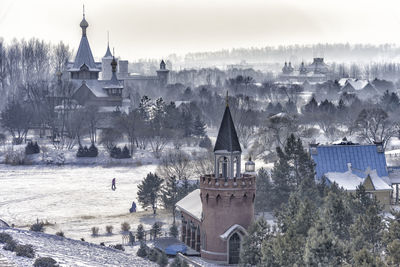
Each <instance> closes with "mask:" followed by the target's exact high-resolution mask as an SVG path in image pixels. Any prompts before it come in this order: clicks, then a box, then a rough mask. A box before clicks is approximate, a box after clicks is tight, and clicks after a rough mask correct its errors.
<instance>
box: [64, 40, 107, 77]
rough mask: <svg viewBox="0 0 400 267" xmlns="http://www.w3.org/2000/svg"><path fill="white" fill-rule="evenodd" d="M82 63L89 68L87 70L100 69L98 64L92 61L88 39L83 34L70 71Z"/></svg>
mask: <svg viewBox="0 0 400 267" xmlns="http://www.w3.org/2000/svg"><path fill="white" fill-rule="evenodd" d="M84 64H85V65H86V66H87V67H88V68H89V71H100V69H99V68H98V65H97V64H96V62H95V61H94V58H93V54H92V50H91V49H90V45H89V41H88V39H87V37H86V36H85V35H83V36H82V38H81V42H80V44H79V48H78V52H77V53H76V56H75V61H74V64H73V66H72V68H71V69H70V71H71V70H79V69H80V68H81V67H82V66H83V65H84Z"/></svg>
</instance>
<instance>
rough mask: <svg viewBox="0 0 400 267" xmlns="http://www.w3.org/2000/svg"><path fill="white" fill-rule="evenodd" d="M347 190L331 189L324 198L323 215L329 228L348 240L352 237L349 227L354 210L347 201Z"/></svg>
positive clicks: (340, 237) (339, 236)
mask: <svg viewBox="0 0 400 267" xmlns="http://www.w3.org/2000/svg"><path fill="white" fill-rule="evenodd" d="M346 199H348V195H347V192H344V191H343V190H339V191H338V192H334V191H329V193H328V195H327V196H326V197H325V199H324V203H325V206H324V209H323V217H324V222H325V224H326V226H327V228H328V229H329V230H330V231H332V232H333V234H334V235H336V236H337V237H338V238H339V239H342V240H348V239H349V237H350V234H349V228H350V225H351V224H352V223H353V216H352V211H351V209H350V207H349V205H348V202H347V203H346Z"/></svg>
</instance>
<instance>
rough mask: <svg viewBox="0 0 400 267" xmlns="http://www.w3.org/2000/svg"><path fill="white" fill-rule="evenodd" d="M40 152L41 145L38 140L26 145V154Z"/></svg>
mask: <svg viewBox="0 0 400 267" xmlns="http://www.w3.org/2000/svg"><path fill="white" fill-rule="evenodd" d="M38 153H40V147H39V145H38V143H37V142H35V143H33V142H28V144H27V145H26V146H25V155H32V154H38Z"/></svg>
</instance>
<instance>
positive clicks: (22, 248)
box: [15, 245, 35, 258]
mask: <svg viewBox="0 0 400 267" xmlns="http://www.w3.org/2000/svg"><path fill="white" fill-rule="evenodd" d="M15 252H16V253H17V256H21V257H26V258H33V257H35V251H34V250H33V247H32V245H17V247H16V248H15Z"/></svg>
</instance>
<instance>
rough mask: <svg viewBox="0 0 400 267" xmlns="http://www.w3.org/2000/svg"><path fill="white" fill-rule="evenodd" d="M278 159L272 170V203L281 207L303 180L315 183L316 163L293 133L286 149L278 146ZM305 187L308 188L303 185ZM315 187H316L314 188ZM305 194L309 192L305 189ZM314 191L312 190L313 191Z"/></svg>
mask: <svg viewBox="0 0 400 267" xmlns="http://www.w3.org/2000/svg"><path fill="white" fill-rule="evenodd" d="M276 152H277V154H278V161H277V162H276V163H275V165H274V168H273V170H272V174H271V178H272V181H273V184H274V187H273V190H272V194H271V198H272V205H273V206H275V207H279V206H280V205H281V204H282V203H286V202H287V200H288V199H289V195H290V193H291V192H294V191H295V190H296V189H297V188H298V187H299V186H300V184H301V183H302V181H303V180H306V182H307V183H308V184H310V185H312V184H313V181H314V176H315V171H314V168H315V164H314V162H313V160H312V159H311V156H310V155H309V154H308V153H307V152H306V151H305V150H304V148H303V144H302V142H301V140H300V139H296V137H295V136H294V135H293V134H291V135H290V136H289V138H288V140H287V142H286V146H285V148H284V150H282V149H281V148H280V147H277V149H276ZM303 189H306V188H305V187H303ZM312 189H315V188H312ZM304 193H305V194H309V193H310V192H307V191H306V190H304ZM311 193H312V192H311Z"/></svg>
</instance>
